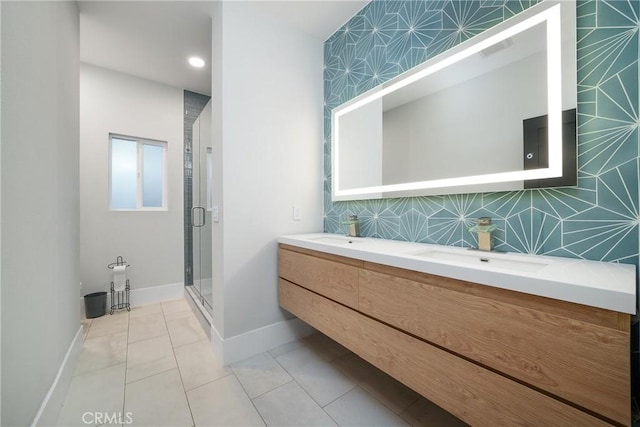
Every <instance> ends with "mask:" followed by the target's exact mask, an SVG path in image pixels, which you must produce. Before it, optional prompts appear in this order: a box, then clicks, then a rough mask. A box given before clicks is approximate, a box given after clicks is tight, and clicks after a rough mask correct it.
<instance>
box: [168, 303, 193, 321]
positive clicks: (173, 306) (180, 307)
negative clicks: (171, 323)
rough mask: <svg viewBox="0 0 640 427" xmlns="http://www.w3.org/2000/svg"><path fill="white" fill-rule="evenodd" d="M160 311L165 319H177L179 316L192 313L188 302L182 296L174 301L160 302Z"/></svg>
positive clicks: (186, 315)
mask: <svg viewBox="0 0 640 427" xmlns="http://www.w3.org/2000/svg"><path fill="white" fill-rule="evenodd" d="M162 312H163V313H164V318H165V319H167V320H170V319H178V318H180V317H188V316H192V315H193V311H191V307H189V303H187V301H186V300H185V299H184V298H183V299H179V300H175V301H168V302H163V303H162Z"/></svg>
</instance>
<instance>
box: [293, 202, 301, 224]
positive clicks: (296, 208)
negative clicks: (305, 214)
mask: <svg viewBox="0 0 640 427" xmlns="http://www.w3.org/2000/svg"><path fill="white" fill-rule="evenodd" d="M301 219H302V218H301V217H300V206H298V205H293V220H294V221H300V220H301Z"/></svg>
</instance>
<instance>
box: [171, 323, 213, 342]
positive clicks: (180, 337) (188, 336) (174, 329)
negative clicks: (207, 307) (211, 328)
mask: <svg viewBox="0 0 640 427" xmlns="http://www.w3.org/2000/svg"><path fill="white" fill-rule="evenodd" d="M167 327H168V328H169V336H170V337H171V343H172V344H173V346H174V347H180V346H182V345H185V344H190V343H193V342H196V341H202V340H206V339H207V336H206V335H205V334H204V331H203V330H202V326H200V323H198V319H196V318H195V316H189V317H181V318H178V319H171V320H167Z"/></svg>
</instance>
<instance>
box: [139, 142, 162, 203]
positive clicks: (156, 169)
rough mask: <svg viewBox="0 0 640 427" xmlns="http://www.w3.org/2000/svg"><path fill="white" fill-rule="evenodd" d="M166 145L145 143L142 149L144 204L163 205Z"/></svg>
mask: <svg viewBox="0 0 640 427" xmlns="http://www.w3.org/2000/svg"><path fill="white" fill-rule="evenodd" d="M163 157H164V147H162V146H159V145H150V144H144V145H143V150H142V159H143V164H142V170H143V177H142V183H143V187H142V206H144V207H147V208H161V207H162V182H163V176H162V175H163V170H162V169H163V168H162V166H163V164H164V160H163Z"/></svg>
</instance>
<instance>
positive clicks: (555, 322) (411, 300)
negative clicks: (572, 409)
mask: <svg viewBox="0 0 640 427" xmlns="http://www.w3.org/2000/svg"><path fill="white" fill-rule="evenodd" d="M359 290H360V292H359V295H360V302H359V309H360V311H361V312H363V313H366V314H368V315H370V316H372V317H374V318H376V319H380V320H382V321H384V322H385V323H388V324H390V325H392V326H395V327H397V328H399V329H402V330H405V331H407V332H409V333H411V334H414V335H416V336H418V337H420V338H423V339H425V340H426V341H429V342H432V343H434V344H437V345H438V346H441V347H444V348H447V349H449V350H451V351H453V352H455V353H458V354H460V355H463V356H465V357H467V358H469V359H472V360H475V361H477V362H479V363H481V364H483V365H485V366H488V367H491V368H493V369H495V370H497V371H500V372H503V373H505V374H507V375H509V376H512V377H514V378H518V379H520V380H522V381H524V382H526V383H528V384H531V385H533V386H535V387H538V388H540V389H542V390H546V391H548V392H550V393H552V394H554V395H557V396H559V397H562V398H564V399H566V400H568V401H570V402H574V403H576V404H578V405H580V406H582V407H584V408H587V409H589V410H591V411H594V412H596V413H598V414H601V415H603V416H605V417H607V418H609V419H612V420H614V421H617V422H619V423H621V424H624V425H628V424H629V423H630V421H631V408H630V400H631V398H630V382H629V381H630V372H629V369H630V358H629V333H628V332H624V331H620V330H618V329H613V328H606V327H602V326H598V325H594V324H590V323H586V322H582V321H578V320H572V319H568V318H566V317H562V316H558V315H555V314H549V313H545V312H542V311H538V310H533V309H530V308H525V307H521V306H515V305H511V304H507V303H504V302H499V301H495V300H493V299H490V298H483V297H479V296H476V295H470V294H467V293H464V292H456V291H453V290H451V289H445V288H441V287H438V286H435V285H429V284H425V283H419V282H414V281H411V280H408V279H404V278H399V277H395V276H391V275H387V274H383V273H378V272H372V271H368V270H361V272H360V288H359Z"/></svg>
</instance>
